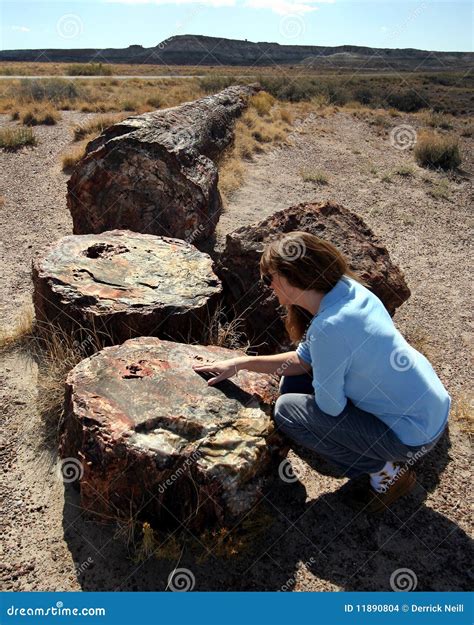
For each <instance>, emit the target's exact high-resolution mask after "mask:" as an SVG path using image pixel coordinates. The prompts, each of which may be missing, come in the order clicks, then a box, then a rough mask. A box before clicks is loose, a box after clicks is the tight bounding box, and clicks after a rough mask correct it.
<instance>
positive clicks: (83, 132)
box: [73, 115, 126, 141]
mask: <svg viewBox="0 0 474 625" xmlns="http://www.w3.org/2000/svg"><path fill="white" fill-rule="evenodd" d="M125 118H126V115H101V116H97V117H94V118H93V119H89V120H87V121H86V122H84V123H83V124H79V125H77V126H75V127H74V129H73V132H74V141H81V140H83V139H86V138H87V139H88V140H89V141H90V140H91V139H93V138H94V137H96V136H98V135H100V134H101V133H102V132H103V131H104V130H105V128H108V127H109V126H113V124H116V123H117V122H120V121H122V120H123V119H125Z"/></svg>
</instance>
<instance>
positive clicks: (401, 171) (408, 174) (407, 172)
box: [393, 165, 415, 178]
mask: <svg viewBox="0 0 474 625" xmlns="http://www.w3.org/2000/svg"><path fill="white" fill-rule="evenodd" d="M393 173H394V174H395V175H396V176H402V178H413V176H414V175H415V170H414V168H413V167H412V166H411V165H400V166H399V167H397V168H396V169H394V170H393Z"/></svg>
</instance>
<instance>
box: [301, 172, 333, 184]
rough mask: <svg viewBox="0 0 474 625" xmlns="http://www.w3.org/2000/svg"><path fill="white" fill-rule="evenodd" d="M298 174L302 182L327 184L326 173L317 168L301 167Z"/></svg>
mask: <svg viewBox="0 0 474 625" xmlns="http://www.w3.org/2000/svg"><path fill="white" fill-rule="evenodd" d="M300 174H301V177H302V178H303V180H304V182H314V183H316V184H320V185H326V184H329V178H328V176H327V174H325V173H324V172H323V171H320V170H318V169H316V170H315V169H302V170H301V172H300Z"/></svg>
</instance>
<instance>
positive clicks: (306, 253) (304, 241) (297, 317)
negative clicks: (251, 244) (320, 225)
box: [260, 230, 367, 343]
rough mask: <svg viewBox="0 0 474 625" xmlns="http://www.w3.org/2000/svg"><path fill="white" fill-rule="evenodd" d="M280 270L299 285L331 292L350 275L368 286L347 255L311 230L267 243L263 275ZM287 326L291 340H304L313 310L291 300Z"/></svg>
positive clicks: (261, 265) (262, 268) (261, 271)
mask: <svg viewBox="0 0 474 625" xmlns="http://www.w3.org/2000/svg"><path fill="white" fill-rule="evenodd" d="M272 271H274V272H276V273H279V274H280V275H282V276H284V277H285V278H286V279H287V280H288V282H289V283H290V284H291V285H292V286H295V287H297V288H299V289H302V290H310V289H314V290H316V291H322V292H323V293H328V292H329V291H330V290H331V289H332V288H333V287H334V286H336V284H337V283H338V281H339V280H340V279H341V278H342V276H349V277H351V278H353V279H354V280H357V281H358V282H360V283H361V284H363V285H364V286H367V284H365V282H364V281H363V280H362V279H361V278H360V277H359V276H357V275H356V274H355V273H354V272H353V271H352V270H351V269H349V265H348V263H347V260H346V258H345V257H344V255H343V254H342V253H341V252H340V251H339V250H338V249H337V248H336V247H335V246H334V245H333V244H332V243H329V242H328V241H324V240H323V239H320V238H319V237H317V236H315V235H314V234H309V233H308V232H302V231H298V230H296V231H294V232H288V233H286V234H284V235H283V236H282V237H280V238H279V239H276V240H273V241H271V242H270V243H267V245H266V246H265V249H264V250H263V254H262V256H261V258H260V273H261V274H262V275H265V274H268V273H270V272H272ZM286 310H287V314H286V317H285V327H286V331H287V332H288V334H289V336H290V339H291V341H293V342H294V343H295V342H297V341H299V340H301V338H302V337H303V335H304V333H305V332H306V329H307V326H308V324H309V322H310V321H311V319H312V315H311V313H310V312H309V311H308V310H306V309H304V308H302V307H301V306H298V305H296V304H291V305H290V306H287V307H286Z"/></svg>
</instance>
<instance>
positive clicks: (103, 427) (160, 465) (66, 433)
mask: <svg viewBox="0 0 474 625" xmlns="http://www.w3.org/2000/svg"><path fill="white" fill-rule="evenodd" d="M235 355H241V353H239V352H235V351H232V350H229V349H225V348H222V347H215V346H206V347H204V346H200V345H185V344H182V343H173V342H169V341H162V340H160V339H157V338H153V337H142V338H138V339H132V340H129V341H126V342H125V343H124V344H123V345H120V346H114V347H107V348H105V349H103V350H102V351H101V352H98V353H96V354H94V355H93V356H91V357H90V358H87V359H85V360H83V361H82V362H80V363H79V364H78V365H77V366H76V367H75V368H74V369H73V370H72V371H71V372H70V373H69V375H68V378H67V381H66V397H65V411H64V419H63V422H62V425H61V437H60V455H61V457H62V459H63V461H62V468H63V475H64V476H65V479H66V477H67V476H68V475H69V478H68V479H67V480H66V481H72V479H77V481H78V484H79V486H80V493H81V504H82V506H83V507H84V509H86V510H88V511H90V512H92V513H95V515H96V518H97V519H99V520H100V519H103V520H105V521H106V520H107V519H109V520H113V519H115V518H117V517H123V516H125V517H127V518H129V517H130V515H135V514H137V515H138V516H137V518H141V519H143V520H147V521H150V522H151V523H153V524H156V525H159V526H160V527H165V526H166V527H168V526H177V525H179V524H185V525H186V526H188V527H194V528H203V527H205V526H206V525H209V524H211V523H221V524H225V523H228V522H233V521H235V520H237V519H238V518H239V517H240V516H241V515H242V514H245V513H246V512H248V511H249V509H250V508H251V507H252V506H253V505H254V504H255V502H256V501H258V498H259V497H260V495H261V488H262V487H263V485H264V482H265V476H266V475H268V474H269V472H270V471H271V468H272V467H273V466H274V463H276V462H279V461H280V460H281V457H282V456H284V455H285V454H286V450H287V448H286V447H285V445H284V441H283V439H282V438H281V437H280V435H279V434H278V433H277V432H276V431H275V429H274V425H273V421H272V419H271V410H272V407H273V403H274V402H275V400H276V398H277V395H278V384H277V380H276V378H275V377H274V376H269V375H264V374H258V373H254V372H249V371H240V372H239V374H238V376H235V377H233V378H232V379H229V380H225V381H224V382H221V383H220V384H218V385H216V386H208V385H207V381H206V380H207V377H205V376H203V375H200V374H198V373H196V372H195V371H194V370H193V369H192V365H193V364H203V363H206V362H212V361H215V360H221V359H227V358H230V357H232V356H235ZM68 469H69V470H68ZM71 475H72V479H71Z"/></svg>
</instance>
